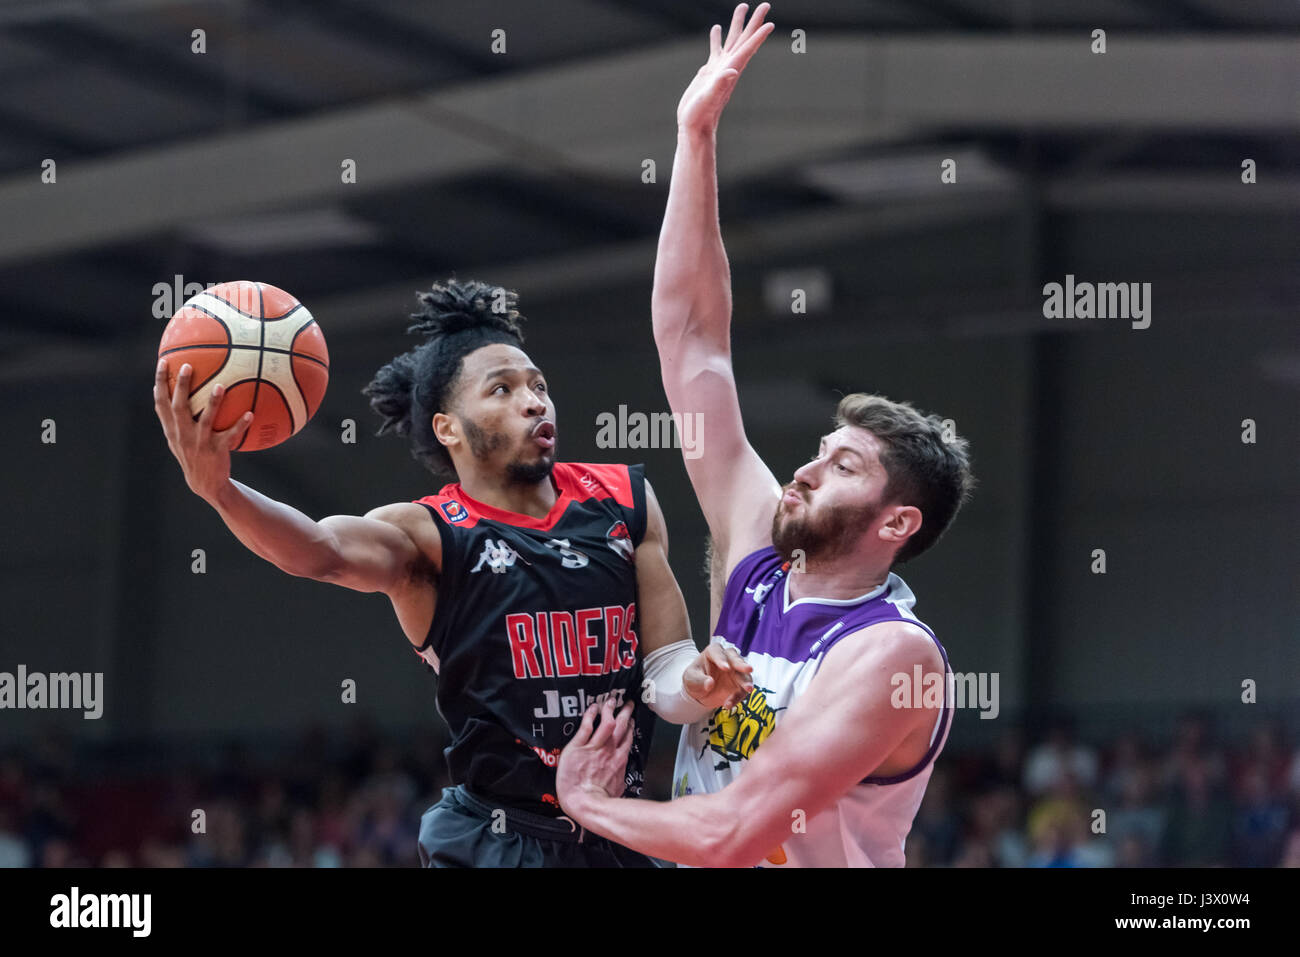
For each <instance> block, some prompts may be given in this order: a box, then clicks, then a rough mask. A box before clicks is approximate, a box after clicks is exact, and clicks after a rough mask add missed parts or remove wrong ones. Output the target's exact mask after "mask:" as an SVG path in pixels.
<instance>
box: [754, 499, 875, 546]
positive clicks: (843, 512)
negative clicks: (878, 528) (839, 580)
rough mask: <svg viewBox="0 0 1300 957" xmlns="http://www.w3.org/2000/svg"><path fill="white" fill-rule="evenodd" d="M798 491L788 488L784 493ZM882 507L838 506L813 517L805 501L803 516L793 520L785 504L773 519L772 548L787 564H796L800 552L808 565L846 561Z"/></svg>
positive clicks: (778, 509)
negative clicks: (795, 560)
mask: <svg viewBox="0 0 1300 957" xmlns="http://www.w3.org/2000/svg"><path fill="white" fill-rule="evenodd" d="M791 488H794V489H795V491H796V492H798V487H797V486H795V485H788V486H786V488H785V489H782V490H781V494H782V495H784V494H785V492H786V491H787V490H788V489H791ZM880 510H881V505H880V503H878V502H873V503H871V504H869V505H837V506H835V507H834V508H830V509H826V510H824V511H823V512H822V513H821V514H820V515H811V514H809V512H810V511H811V510H810V509H809V507H808V502H807V500H806V499H805V500H804V504H803V511H802V514H801V515H800V516H799V517H798V518H792V517H791V516H790V515H789V513H788V511H787V508H786V504H785V503H784V502H780V503H778V505H777V508H776V514H775V515H773V516H772V547H773V548H774V549H776V553H777V554H778V555H780V556H781V558H782V559H783V560H784V561H787V562H788V561H793V560H794V552H795V550H796V549H798V550H800V551H802V552H803V557H804V560H805V561H806V562H826V561H830V560H833V559H836V558H842V557H843V556H845V555H847V554H849V552H851V551H852V550H853V545H854V544H855V543H856V542H857V540H858V538H859V537H860V536H861V535H862V532H863V531H864V530H865V529H866V528H867V526H869V525H870V524H871V523H872V521H874V520H875V517H876V516H877V515H879V514H880Z"/></svg>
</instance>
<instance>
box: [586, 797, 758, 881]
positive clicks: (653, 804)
mask: <svg viewBox="0 0 1300 957" xmlns="http://www.w3.org/2000/svg"><path fill="white" fill-rule="evenodd" d="M720 801H721V798H720V797H719V795H716V794H692V795H687V796H686V797H681V798H677V799H675V800H672V801H667V802H664V801H644V800H640V799H637V798H614V797H607V796H603V795H599V794H594V793H592V792H587V791H584V792H582V793H581V794H580V795H578V796H577V797H576V798H575V799H574V800H573V801H572V802H570V803H571V804H572V805H573V806H570V803H566V804H565V805H564V810H565V812H566V813H567V814H568V815H569V816H570V817H572V818H573V819H574V820H575V821H577V822H578V823H579V824H581V825H582V826H583V827H585V828H586V829H587V830H589V831H592V832H594V833H596V834H599V835H601V836H602V837H606V838H609V839H610V840H611V841H613V842H614V843H616V844H622V845H623V846H624V847H630V848H631V849H632V850H634V851H640V852H641V853H642V854H648V855H650V856H651V857H658V858H660V859H662V860H665V861H676V862H677V863H678V864H686V865H689V866H690V867H726V866H730V864H731V863H732V862H731V861H730V860H729V859H728V855H727V853H726V849H727V848H729V847H730V846H732V845H731V840H732V830H733V827H732V825H731V824H729V823H727V817H726V816H725V815H724V814H723V813H722V808H721V807H720V804H719V802H720Z"/></svg>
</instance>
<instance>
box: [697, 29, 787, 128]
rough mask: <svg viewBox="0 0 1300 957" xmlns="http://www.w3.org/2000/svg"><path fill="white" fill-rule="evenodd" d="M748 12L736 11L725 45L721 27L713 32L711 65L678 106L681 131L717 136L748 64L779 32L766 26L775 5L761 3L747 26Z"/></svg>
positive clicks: (701, 70) (706, 64)
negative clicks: (724, 114)
mask: <svg viewBox="0 0 1300 957" xmlns="http://www.w3.org/2000/svg"><path fill="white" fill-rule="evenodd" d="M748 9H749V4H747V3H742V4H740V6H738V7H736V10H735V13H733V14H732V16H731V28H730V29H729V30H728V31H727V40H726V42H725V43H723V42H722V27H721V26H718V25H717V24H715V25H714V27H713V29H712V30H710V31H709V61H708V62H707V63H705V64H704V66H702V67H700V71H699V72H698V73H696V74H695V79H693V80H692V81H691V84H690V86H688V87H687V88H686V92H685V93H683V94H682V98H681V101H680V102H679V103H678V104H677V125H678V127H680V128H682V129H689V130H694V131H699V132H713V131H715V130H716V129H717V128H718V120H719V119H720V118H721V117H722V108H723V107H725V106H726V105H727V101H728V100H730V99H731V92H732V90H734V89H735V88H736V81H737V80H738V79H740V74H741V72H742V71H743V70H744V69H745V64H747V63H749V58H750V57H752V56H753V55H754V53H755V51H757V50H758V48H759V47H760V46H762V44H763V41H764V40H766V39H767V36H768V34H770V33H771V32H772V31H773V30H774V29H776V27H775V26H774V25H773V24H771V23H764V22H763V18H764V17H765V16H767V11H768V10H769V9H771V4H767V3H760V4H759V5H758V7H757V8H755V10H754V15H753V16H752V17H750V18H749V22H748V23H746V22H745V13H746V11H748Z"/></svg>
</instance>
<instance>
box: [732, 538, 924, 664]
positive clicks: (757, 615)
mask: <svg viewBox="0 0 1300 957" xmlns="http://www.w3.org/2000/svg"><path fill="white" fill-rule="evenodd" d="M787 565H788V563H787V562H785V561H784V560H783V559H782V558H781V556H779V555H777V553H776V550H775V549H774V548H772V547H771V546H770V545H769V546H768V547H766V548H761V549H759V550H758V551H756V552H753V553H751V554H749V555H747V556H745V557H744V558H742V559H741V560H740V561H739V562H738V563H737V564H736V568H735V570H734V571H732V573H731V577H730V578H728V579H727V587H726V590H725V591H724V592H723V595H722V608H721V609H720V610H719V612H718V624H717V627H716V629H715V630H714V633H715V634H718V635H721V636H722V637H724V638H726V639H727V640H728V641H730V642H731V643H732V644H734V645H735V646H736V647H737V648H739V649H740V653H741V654H742V655H747V654H753V653H757V654H766V655H771V656H772V657H774V658H783V659H785V660H786V661H807V660H808V659H810V658H813V657H816V656H817V655H818V654H821V653H822V652H824V651H826V650H827V649H829V648H830V647H831V645H833V644H834V643H835V642H837V641H839V640H840V639H841V638H843V637H844V636H845V635H851V634H853V633H854V632H856V631H861V630H862V629H863V628H866V627H867V626H868V625H874V624H878V623H879V622H884V621H907V622H909V623H911V624H916V625H920V626H921V627H922V628H925V630H926V631H927V632H930V629H929V628H926V626H925V625H924V624H922V623H921V622H918V621H916V620H914V619H911V618H904V617H903V616H902V615H901V614H900V613H899V611H898V608H897V606H896V605H894V603H893V602H891V601H889V598H890V597H891V592H890V590H889V589H886V588H882V589H878V590H877V592H876V594H875V595H874V596H873V597H872V598H868V599H866V600H864V601H861V602H859V603H857V604H851V605H833V604H823V603H821V602H815V601H813V602H810V601H802V602H793V603H791V605H790V608H789V610H787V609H786V608H785V586H786V581H785V579H786V577H787V575H788V574H789V571H788V568H787ZM841 623H842V624H841ZM837 625H839V627H838V629H837V628H836V626H837ZM930 634H931V637H933V633H932V632H930ZM828 642H829V643H828Z"/></svg>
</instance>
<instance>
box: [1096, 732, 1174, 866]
mask: <svg viewBox="0 0 1300 957" xmlns="http://www.w3.org/2000/svg"><path fill="white" fill-rule="evenodd" d="M1156 777H1157V775H1156V769H1155V767H1154V766H1152V764H1151V763H1150V762H1149V761H1147V760H1146V759H1145V758H1144V757H1143V756H1141V755H1138V756H1136V758H1135V759H1134V763H1132V764H1131V765H1130V766H1128V767H1127V768H1126V770H1125V772H1124V773H1123V774H1122V775H1119V776H1117V777H1115V778H1113V779H1112V780H1113V781H1114V783H1115V785H1116V786H1118V787H1119V788H1120V793H1119V794H1118V795H1117V797H1116V799H1115V800H1116V803H1115V805H1114V807H1113V808H1112V809H1111V810H1110V812H1109V814H1108V815H1107V831H1108V832H1109V834H1110V836H1111V838H1112V840H1114V842H1115V844H1116V857H1119V858H1123V859H1124V861H1125V863H1123V864H1119V865H1117V866H1120V867H1153V866H1155V865H1156V864H1157V863H1158V859H1159V849H1160V842H1161V840H1162V838H1163V837H1164V830H1165V810H1164V808H1162V807H1160V805H1159V804H1158V803H1157V802H1156V799H1155V789H1156Z"/></svg>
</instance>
